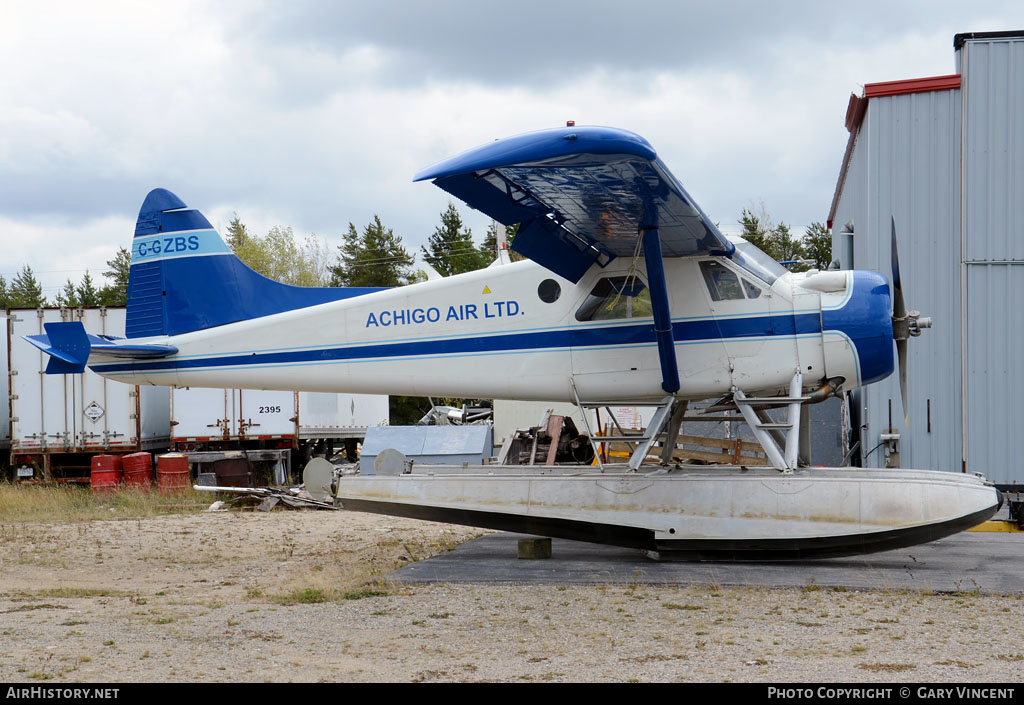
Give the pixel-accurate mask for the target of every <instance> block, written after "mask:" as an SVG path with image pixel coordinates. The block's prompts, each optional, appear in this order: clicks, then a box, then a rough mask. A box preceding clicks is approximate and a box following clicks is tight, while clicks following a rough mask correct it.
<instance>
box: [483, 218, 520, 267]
mask: <svg viewBox="0 0 1024 705" xmlns="http://www.w3.org/2000/svg"><path fill="white" fill-rule="evenodd" d="M518 232H519V223H515V224H513V225H506V226H505V244H506V245H508V255H509V258H510V259H511V260H512V261H513V262H518V261H519V260H521V259H525V258H524V257H523V256H522V255H521V254H519V253H518V252H516V251H515V250H513V249H512V242H513V241H514V240H515V239H516V234H517V233H518ZM497 242H498V233H497V228H496V227H495V225H494V222H493V221H492V222H491V224H490V225H488V226H487V234H486V235H484V241H483V244H481V245H480V254H481V255H482V257H483V258H484V261H485V262H493V261H494V260H495V259H497V257H496V254H495V251H496V250H495V248H496V247H497Z"/></svg>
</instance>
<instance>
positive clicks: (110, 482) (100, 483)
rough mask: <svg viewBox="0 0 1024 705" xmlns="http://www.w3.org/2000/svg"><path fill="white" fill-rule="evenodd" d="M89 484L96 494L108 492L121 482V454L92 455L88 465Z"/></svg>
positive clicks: (112, 490)
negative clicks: (90, 462)
mask: <svg viewBox="0 0 1024 705" xmlns="http://www.w3.org/2000/svg"><path fill="white" fill-rule="evenodd" d="M89 484H90V485H91V486H92V491H93V492H95V493H97V494H110V493H111V492H114V491H115V490H116V489H117V488H118V486H119V485H120V484H121V456H120V455H94V456H92V464H91V466H90V473H89Z"/></svg>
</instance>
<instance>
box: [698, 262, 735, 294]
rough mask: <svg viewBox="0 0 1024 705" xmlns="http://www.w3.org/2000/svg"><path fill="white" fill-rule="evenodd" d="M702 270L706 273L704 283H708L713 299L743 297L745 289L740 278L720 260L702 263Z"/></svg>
mask: <svg viewBox="0 0 1024 705" xmlns="http://www.w3.org/2000/svg"><path fill="white" fill-rule="evenodd" d="M700 271H701V273H702V274H703V275H704V283H705V284H707V285H708V291H709V292H710V293H711V300H712V301H733V300H735V299H742V298H744V297H743V289H742V288H740V278H739V277H737V276H736V274H735V273H734V272H733V271H732V270H731V269H728V268H726V267H724V266H722V265H721V264H719V263H718V262H711V261H704V262H701V263H700Z"/></svg>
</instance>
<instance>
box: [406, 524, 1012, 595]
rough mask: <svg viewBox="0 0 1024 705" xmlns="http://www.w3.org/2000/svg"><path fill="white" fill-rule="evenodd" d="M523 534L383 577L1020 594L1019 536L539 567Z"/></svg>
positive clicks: (566, 561)
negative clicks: (785, 557)
mask: <svg viewBox="0 0 1024 705" xmlns="http://www.w3.org/2000/svg"><path fill="white" fill-rule="evenodd" d="M520 538H524V535H522V534H510V533H496V534H488V535H486V536H483V537H481V538H479V539H476V540H474V541H469V542H467V543H464V544H462V545H461V546H458V547H457V548H456V549H455V550H453V551H449V552H447V553H444V554H442V555H438V556H435V557H434V558H430V559H427V560H423V561H419V562H416V563H412V564H410V565H408V566H405V567H404V568H401V569H400V570H398V571H396V572H394V573H392V574H391V576H390V577H392V578H393V579H395V580H397V581H399V582H404V583H410V584H415V583H456V584H457V583H469V584H509V583H516V584H524V585H607V584H616V585H618V584H629V583H642V584H651V585H678V586H691V585H721V586H751V587H804V586H807V585H820V586H822V587H845V588H848V589H891V590H903V589H906V590H921V591H932V592H974V591H977V592H981V593H1002V594H1024V533H1011V534H1003V533H967V532H964V533H960V534H956V535H955V536H950V537H948V538H944V539H941V540H939V541H933V542H932V543H927V544H922V545H920V546H914V547H913V548H903V549H898V550H895V551H886V552H883V553H874V554H870V555H866V556H854V557H848V558H828V559H819V560H803V561H775V562H764V563H755V562H659V561H655V560H652V559H651V558H649V557H648V556H647V555H646V554H645V553H644V552H643V551H639V550H636V549H628V548H617V547H614V546H602V545H598V544H589V543H581V542H579V541H569V540H564V539H552V551H551V553H552V555H551V558H548V559H535V560H524V559H519V558H518V557H517V547H518V540H519V539H520Z"/></svg>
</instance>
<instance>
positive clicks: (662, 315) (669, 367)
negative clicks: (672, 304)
mask: <svg viewBox="0 0 1024 705" xmlns="http://www.w3.org/2000/svg"><path fill="white" fill-rule="evenodd" d="M642 232H643V243H644V263H645V264H646V265H647V285H648V286H649V287H650V290H651V308H652V309H653V312H654V335H655V337H656V338H657V340H658V358H659V359H660V360H661V388H662V389H664V390H665V391H666V392H668V393H669V394H674V393H675V392H678V391H679V367H678V365H677V364H676V346H675V340H674V339H673V337H672V313H671V311H670V310H669V305H668V287H667V285H666V284H665V262H664V260H663V259H662V256H661V237H660V235H659V234H658V228H656V227H655V228H643V229H642Z"/></svg>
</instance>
